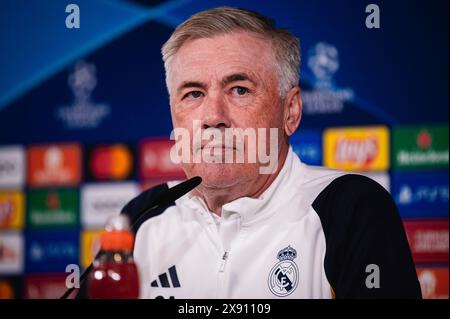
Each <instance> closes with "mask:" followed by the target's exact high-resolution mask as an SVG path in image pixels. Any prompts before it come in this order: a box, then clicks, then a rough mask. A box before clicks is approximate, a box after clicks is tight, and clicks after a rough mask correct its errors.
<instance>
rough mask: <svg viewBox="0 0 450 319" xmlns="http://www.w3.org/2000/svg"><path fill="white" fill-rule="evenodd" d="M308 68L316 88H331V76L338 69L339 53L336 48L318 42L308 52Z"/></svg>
mask: <svg viewBox="0 0 450 319" xmlns="http://www.w3.org/2000/svg"><path fill="white" fill-rule="evenodd" d="M308 55H309V57H308V67H309V68H310V69H311V71H312V72H313V74H314V76H315V78H316V79H315V80H316V82H315V86H316V87H322V88H323V87H326V88H330V87H332V80H333V75H334V74H335V73H336V71H337V70H338V69H339V52H338V50H337V49H336V47H334V46H332V45H330V44H327V43H324V42H319V43H317V44H316V46H315V47H314V48H312V49H310V50H309V51H308Z"/></svg>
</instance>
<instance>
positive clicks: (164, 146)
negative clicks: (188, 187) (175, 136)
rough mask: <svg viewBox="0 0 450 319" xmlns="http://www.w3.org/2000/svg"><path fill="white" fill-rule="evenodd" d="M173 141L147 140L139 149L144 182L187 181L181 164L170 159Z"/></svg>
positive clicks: (141, 173) (140, 170) (141, 175)
mask: <svg viewBox="0 0 450 319" xmlns="http://www.w3.org/2000/svg"><path fill="white" fill-rule="evenodd" d="M173 145H174V141H171V140H165V139H160V140H145V141H143V142H141V144H140V147H139V165H140V167H139V175H140V178H141V179H142V180H149V179H155V178H156V179H161V178H167V179H185V178H186V177H185V174H184V171H183V169H182V167H181V165H179V164H174V163H173V162H172V161H171V159H170V149H171V148H172V146H173Z"/></svg>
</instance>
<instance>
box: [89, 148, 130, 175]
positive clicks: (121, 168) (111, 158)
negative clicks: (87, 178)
mask: <svg viewBox="0 0 450 319" xmlns="http://www.w3.org/2000/svg"><path fill="white" fill-rule="evenodd" d="M89 166H90V170H91V174H92V176H93V177H94V178H96V179H107V180H109V179H112V180H121V179H126V178H128V177H129V176H130V174H131V172H132V170H133V156H132V154H131V151H130V149H129V148H128V147H127V146H126V145H123V144H115V145H108V146H99V147H97V148H95V149H94V150H93V151H92V153H91V159H90V165H89Z"/></svg>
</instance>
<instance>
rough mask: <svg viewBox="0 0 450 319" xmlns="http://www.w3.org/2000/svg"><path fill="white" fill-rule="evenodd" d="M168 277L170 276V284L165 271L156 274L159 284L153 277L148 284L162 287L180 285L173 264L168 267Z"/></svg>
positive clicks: (176, 286)
mask: <svg viewBox="0 0 450 319" xmlns="http://www.w3.org/2000/svg"><path fill="white" fill-rule="evenodd" d="M169 277H170V281H171V282H172V286H171V285H170V283H169V278H168V276H167V272H165V273H163V274H161V275H159V276H158V279H159V284H158V279H155V280H153V281H152V283H151V284H150V286H151V287H162V288H171V287H173V288H178V287H181V285H180V281H179V280H178V275H177V269H176V268H175V265H173V266H172V267H170V268H169Z"/></svg>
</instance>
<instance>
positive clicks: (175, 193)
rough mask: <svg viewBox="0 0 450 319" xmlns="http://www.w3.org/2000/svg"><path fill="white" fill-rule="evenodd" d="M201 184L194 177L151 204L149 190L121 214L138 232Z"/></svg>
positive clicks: (163, 192)
mask: <svg viewBox="0 0 450 319" xmlns="http://www.w3.org/2000/svg"><path fill="white" fill-rule="evenodd" d="M201 182H202V178H201V177H200V176H195V177H192V178H190V179H188V180H186V181H184V182H182V183H180V184H178V185H175V186H174V187H172V188H168V189H166V190H164V191H161V192H160V193H158V194H156V198H155V199H154V200H152V201H150V202H149V198H148V197H150V196H152V197H153V196H155V194H151V193H150V192H151V190H147V191H145V192H142V193H141V194H140V195H138V196H137V197H135V198H134V199H132V200H131V201H130V202H129V203H128V204H126V205H125V207H124V208H123V209H122V211H121V214H125V215H127V216H128V217H129V218H130V224H131V228H132V229H133V231H135V230H137V226H139V223H141V222H143V221H144V220H145V217H147V215H149V214H150V213H153V212H154V210H156V209H158V208H163V207H165V206H167V205H170V204H171V203H173V202H174V201H175V200H177V199H178V198H180V197H182V196H184V195H186V194H187V193H189V192H190V191H191V190H193V189H194V188H196V187H197V186H198V185H200V183H201ZM142 206H143V207H142ZM135 211H138V213H135ZM97 255H98V254H97ZM92 268H93V264H92V263H91V264H90V265H89V266H88V267H87V268H86V269H85V270H84V272H83V273H82V274H81V276H80V286H81V284H83V283H84V281H85V280H86V278H87V276H88V275H89V273H90V272H91V271H92ZM74 290H75V288H74V287H71V288H68V289H67V290H66V292H65V293H64V294H63V295H62V296H61V298H60V299H66V298H67V297H68V296H69V295H70V294H71V293H72V292H73V291H74Z"/></svg>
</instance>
